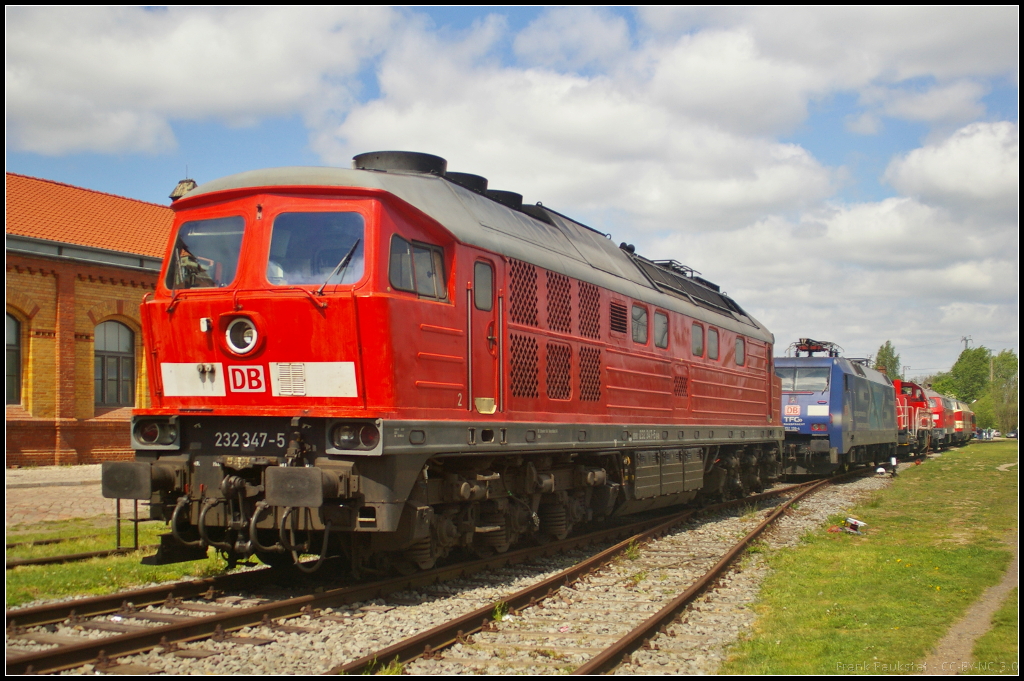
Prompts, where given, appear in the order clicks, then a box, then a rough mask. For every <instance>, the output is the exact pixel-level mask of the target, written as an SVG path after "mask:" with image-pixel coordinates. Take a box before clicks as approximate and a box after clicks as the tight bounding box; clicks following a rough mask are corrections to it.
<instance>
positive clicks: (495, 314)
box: [466, 257, 501, 414]
mask: <svg viewBox="0 0 1024 681" xmlns="http://www.w3.org/2000/svg"><path fill="white" fill-rule="evenodd" d="M497 283H498V270H497V267H496V266H495V261H494V260H493V259H491V258H485V257H478V258H476V259H475V260H474V262H473V278H472V281H471V284H470V287H469V289H468V290H467V292H466V293H467V296H466V297H467V301H466V302H467V307H468V309H469V338H468V341H467V342H468V344H469V357H470V369H469V379H470V385H469V394H470V400H469V405H467V406H468V407H469V409H470V410H471V411H475V412H477V413H480V414H493V413H495V412H496V411H498V408H499V406H500V397H499V360H500V357H501V339H500V336H501V333H500V332H501V329H500V319H501V317H500V314H499V312H500V305H499V302H500V300H499V297H498V285H497Z"/></svg>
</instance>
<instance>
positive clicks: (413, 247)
mask: <svg viewBox="0 0 1024 681" xmlns="http://www.w3.org/2000/svg"><path fill="white" fill-rule="evenodd" d="M388 281H390V282H391V287H392V288H395V289H397V290H399V291H409V292H410V293H418V294H419V295H421V296H423V297H425V298H437V299H438V300H446V299H447V298H448V285H447V279H446V278H445V274H444V252H443V251H442V250H441V249H440V248H439V247H437V246H431V245H429V244H420V243H415V242H409V241H406V240H405V239H403V238H402V237H400V236H398V235H397V234H396V235H395V236H393V237H391V259H390V264H389V265H388Z"/></svg>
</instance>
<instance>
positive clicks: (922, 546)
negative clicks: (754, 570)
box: [721, 443, 1017, 674]
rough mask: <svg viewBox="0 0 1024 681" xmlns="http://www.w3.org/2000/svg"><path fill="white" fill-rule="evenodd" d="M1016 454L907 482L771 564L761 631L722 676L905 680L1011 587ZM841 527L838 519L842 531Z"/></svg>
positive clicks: (913, 476)
mask: <svg viewBox="0 0 1024 681" xmlns="http://www.w3.org/2000/svg"><path fill="white" fill-rule="evenodd" d="M1016 459H1017V447H1016V443H1006V444H996V445H993V444H986V445H984V446H978V445H976V446H971V447H967V448H964V449H963V450H961V451H958V452H947V453H945V454H944V455H943V456H942V457H939V458H936V459H932V460H929V461H928V462H927V463H926V464H925V465H922V466H917V467H914V468H911V469H908V470H906V471H905V472H904V473H902V474H901V475H900V476H899V477H898V478H896V479H895V480H894V481H893V484H892V486H891V487H889V488H888V489H886V490H883V491H881V492H879V493H877V494H876V495H874V496H873V498H871V499H868V500H866V501H865V503H862V504H861V505H860V506H859V507H857V508H855V509H853V510H852V511H851V512H849V513H845V514H843V516H844V517H845V516H847V515H850V516H855V517H857V518H858V519H860V520H862V521H864V522H866V523H867V524H868V527H867V534H866V535H865V536H856V535H850V534H829V533H826V532H825V527H827V525H826V526H823V527H822V528H820V529H819V530H817V531H815V532H812V533H810V534H809V535H808V536H807V537H805V538H804V541H803V542H802V543H801V544H800V545H799V546H797V547H794V548H792V549H787V550H782V551H779V552H777V553H775V554H772V555H770V556H769V557H768V561H769V565H770V566H771V567H772V568H773V574H772V575H771V576H770V577H769V578H768V579H767V580H766V581H765V583H764V585H763V586H762V592H761V599H760V601H759V603H758V605H757V606H756V608H757V611H758V614H759V619H758V622H757V624H756V626H755V628H754V630H753V632H752V634H751V635H750V636H749V638H748V639H747V640H745V641H741V642H740V643H739V644H737V645H736V646H735V647H734V649H733V651H732V653H733V654H732V656H731V658H730V659H729V660H728V661H727V662H726V664H725V665H723V667H722V669H721V671H722V672H723V673H739V674H837V673H839V674H843V673H894V672H896V673H900V672H907V671H916V670H914V669H912V668H908V667H907V665H912V664H913V663H915V662H920V661H922V660H923V658H924V657H925V656H926V655H927V654H928V652H929V650H930V649H931V647H932V646H934V644H935V643H936V642H937V641H938V640H939V639H940V638H941V637H942V636H943V635H944V634H945V632H946V631H947V630H948V628H949V627H950V625H952V624H953V622H955V621H956V620H957V619H958V618H959V617H961V616H962V615H963V613H964V611H965V610H966V609H967V607H968V606H969V605H970V604H971V603H972V602H974V601H975V600H976V599H977V597H978V596H979V595H980V594H981V592H982V591H983V590H984V589H985V588H986V587H988V586H991V585H992V584H995V583H996V582H998V581H999V579H1000V578H1001V576H1002V574H1003V572H1004V571H1005V570H1006V567H1007V565H1008V564H1009V561H1010V557H1011V553H1010V551H1009V550H1008V549H1007V546H1006V543H1005V540H1006V538H1007V537H1008V536H1009V535H1010V534H1011V532H1012V531H1013V530H1014V529H1015V528H1016V524H1017V520H1016V518H1017V513H1016V507H1017V477H1016V473H1015V472H1005V473H1004V472H1000V471H997V470H996V466H998V465H1000V464H1003V463H1008V462H1012V461H1016ZM837 520H841V518H840V517H839V516H837V517H836V518H832V519H831V522H832V523H833V524H834V523H835V522H836V521H837Z"/></svg>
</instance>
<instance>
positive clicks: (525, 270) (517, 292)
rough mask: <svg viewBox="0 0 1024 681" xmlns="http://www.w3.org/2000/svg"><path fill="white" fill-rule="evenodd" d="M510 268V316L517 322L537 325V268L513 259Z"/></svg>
mask: <svg viewBox="0 0 1024 681" xmlns="http://www.w3.org/2000/svg"><path fill="white" fill-rule="evenodd" d="M511 264H512V266H511V268H510V270H509V299H510V300H509V307H510V308H511V309H509V318H511V320H512V321H513V322H515V323H516V324H528V325H529V326H537V268H536V267H534V266H533V265H528V264H526V263H525V262H522V261H519V260H513V261H512V262H511Z"/></svg>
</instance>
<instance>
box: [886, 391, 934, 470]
mask: <svg viewBox="0 0 1024 681" xmlns="http://www.w3.org/2000/svg"><path fill="white" fill-rule="evenodd" d="M892 384H893V387H894V388H895V389H896V435H897V442H898V445H899V456H900V457H901V458H902V457H906V456H916V455H918V454H924V453H925V452H927V451H928V450H929V449H930V448H931V446H932V410H931V405H930V403H929V402H928V397H927V396H926V395H925V392H924V388H922V387H921V386H919V385H918V384H917V383H913V382H911V381H903V380H900V379H896V380H895V381H893V382H892Z"/></svg>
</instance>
